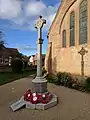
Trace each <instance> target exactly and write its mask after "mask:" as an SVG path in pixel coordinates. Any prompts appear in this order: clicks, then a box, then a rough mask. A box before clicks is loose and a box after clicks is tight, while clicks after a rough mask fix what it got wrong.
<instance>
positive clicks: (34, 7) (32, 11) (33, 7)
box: [25, 1, 46, 16]
mask: <svg viewBox="0 0 90 120" xmlns="http://www.w3.org/2000/svg"><path fill="white" fill-rule="evenodd" d="M45 9H46V6H45V4H44V3H43V2H42V1H34V2H33V1H31V2H29V3H28V4H27V5H26V6H25V11H26V15H27V16H36V15H40V14H43V12H44V10H45Z"/></svg>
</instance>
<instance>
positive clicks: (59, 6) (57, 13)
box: [48, 1, 63, 34]
mask: <svg viewBox="0 0 90 120" xmlns="http://www.w3.org/2000/svg"><path fill="white" fill-rule="evenodd" d="M62 2H63V1H62ZM62 2H61V4H60V5H59V8H58V10H57V12H56V15H55V18H54V20H53V22H52V24H51V26H50V28H49V32H48V34H49V33H50V31H51V28H52V26H53V24H54V22H55V20H56V18H57V16H58V14H59V11H60V8H61V5H62Z"/></svg>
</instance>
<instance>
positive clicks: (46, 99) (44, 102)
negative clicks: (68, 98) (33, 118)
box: [41, 94, 49, 104]
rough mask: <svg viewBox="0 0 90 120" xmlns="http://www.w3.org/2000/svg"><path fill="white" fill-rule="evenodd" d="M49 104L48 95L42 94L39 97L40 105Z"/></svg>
mask: <svg viewBox="0 0 90 120" xmlns="http://www.w3.org/2000/svg"><path fill="white" fill-rule="evenodd" d="M48 102H49V94H42V95H41V103H42V104H47V103H48Z"/></svg>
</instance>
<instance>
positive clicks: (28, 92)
mask: <svg viewBox="0 0 90 120" xmlns="http://www.w3.org/2000/svg"><path fill="white" fill-rule="evenodd" d="M31 96H32V93H31V90H28V91H26V93H25V94H24V100H25V101H30V99H31Z"/></svg>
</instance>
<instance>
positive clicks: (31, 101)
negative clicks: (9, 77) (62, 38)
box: [10, 16, 57, 111]
mask: <svg viewBox="0 0 90 120" xmlns="http://www.w3.org/2000/svg"><path fill="white" fill-rule="evenodd" d="M44 24H46V20H45V19H42V16H39V19H38V21H37V24H35V28H36V29H37V31H38V40H37V50H38V51H37V53H38V54H37V76H36V78H35V79H34V80H32V90H28V91H27V92H26V93H25V94H24V96H23V97H22V98H21V99H20V100H19V101H17V102H16V103H14V104H12V105H11V106H10V107H11V109H12V110H13V111H16V110H18V109H20V108H21V107H23V106H26V108H30V109H42V110H45V109H48V108H50V107H53V106H55V105H57V96H56V95H55V94H53V93H50V92H49V91H48V89H47V80H46V79H45V77H43V75H42V44H43V39H42V27H43V25H44Z"/></svg>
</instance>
